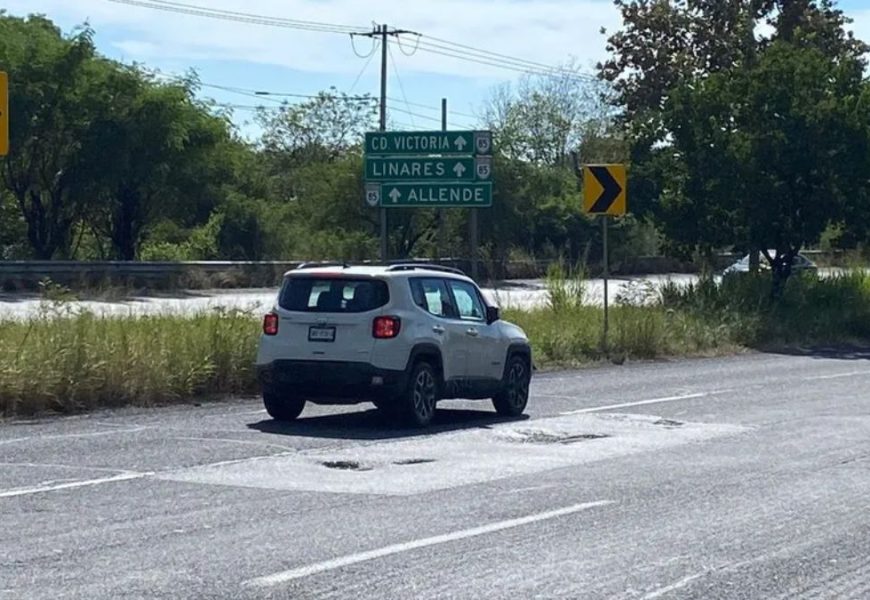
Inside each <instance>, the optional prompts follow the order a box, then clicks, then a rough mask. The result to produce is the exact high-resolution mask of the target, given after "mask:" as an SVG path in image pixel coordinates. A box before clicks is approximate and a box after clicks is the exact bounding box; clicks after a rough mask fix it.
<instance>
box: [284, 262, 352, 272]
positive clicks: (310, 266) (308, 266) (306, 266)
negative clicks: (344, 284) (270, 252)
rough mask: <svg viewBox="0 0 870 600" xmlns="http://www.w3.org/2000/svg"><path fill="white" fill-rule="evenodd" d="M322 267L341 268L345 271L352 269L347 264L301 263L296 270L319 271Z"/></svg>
mask: <svg viewBox="0 0 870 600" xmlns="http://www.w3.org/2000/svg"><path fill="white" fill-rule="evenodd" d="M322 267H341V268H343V269H347V268H349V267H350V265H349V264H347V263H346V262H304V263H300V264H299V265H298V266H297V267H296V268H295V269H294V270H295V271H298V270H300V269H319V268H322Z"/></svg>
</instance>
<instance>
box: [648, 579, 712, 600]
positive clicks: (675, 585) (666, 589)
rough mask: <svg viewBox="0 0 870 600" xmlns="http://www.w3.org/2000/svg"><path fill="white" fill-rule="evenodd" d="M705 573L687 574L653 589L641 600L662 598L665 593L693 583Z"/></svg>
mask: <svg viewBox="0 0 870 600" xmlns="http://www.w3.org/2000/svg"><path fill="white" fill-rule="evenodd" d="M704 574H705V573H695V574H694V575H687V576H686V577H683V578H682V579H680V580H679V581H676V582H674V583H672V584H671V585H666V586H665V587H660V588H659V589H657V590H653V591H652V592H650V593H648V594H646V595H645V596H643V598H641V600H654V599H655V598H661V597H662V596H664V595H665V594H668V593H670V592H675V591H676V590H678V589H680V588H684V587H686V586H687V585H689V584H690V583H692V582H693V581H695V580H696V579H698V578H699V577H701V576H702V575H704Z"/></svg>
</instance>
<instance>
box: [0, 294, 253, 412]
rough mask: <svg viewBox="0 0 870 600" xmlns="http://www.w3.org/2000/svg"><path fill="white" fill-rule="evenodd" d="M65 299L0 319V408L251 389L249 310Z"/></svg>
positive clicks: (88, 405) (186, 397) (75, 408)
mask: <svg viewBox="0 0 870 600" xmlns="http://www.w3.org/2000/svg"><path fill="white" fill-rule="evenodd" d="M69 306H70V305H69V304H67V303H66V302H64V301H62V300H55V301H47V302H46V303H45V304H44V306H43V309H42V311H41V313H40V314H39V315H37V316H34V317H33V318H31V319H29V320H28V321H11V320H5V321H0V415H4V416H12V415H20V414H33V413H38V412H43V411H53V412H63V413H71V412H81V411H86V410H91V409H94V408H99V407H117V406H124V405H130V404H134V405H153V404H165V403H172V402H190V401H192V399H195V398H202V397H209V396H214V395H222V394H241V393H248V392H253V391H255V379H254V373H253V362H254V353H255V351H256V340H257V335H258V334H259V321H258V319H256V318H255V317H254V316H253V315H252V314H250V313H246V312H243V311H238V310H228V311H210V312H201V313H199V314H195V315H192V316H177V315H159V316H137V317H112V318H103V317H99V316H96V315H94V314H92V313H88V312H84V313H78V314H73V313H72V312H70V310H69Z"/></svg>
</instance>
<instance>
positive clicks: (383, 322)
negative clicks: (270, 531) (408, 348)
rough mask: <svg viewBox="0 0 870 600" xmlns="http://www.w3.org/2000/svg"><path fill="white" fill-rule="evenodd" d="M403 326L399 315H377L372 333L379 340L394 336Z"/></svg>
mask: <svg viewBox="0 0 870 600" xmlns="http://www.w3.org/2000/svg"><path fill="white" fill-rule="evenodd" d="M401 328H402V322H401V321H400V320H399V317H377V318H375V320H374V322H373V323H372V335H373V336H375V337H376V338H378V339H379V340H385V339H389V338H394V337H396V336H397V335H399V330H400V329H401Z"/></svg>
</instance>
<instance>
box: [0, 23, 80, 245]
mask: <svg viewBox="0 0 870 600" xmlns="http://www.w3.org/2000/svg"><path fill="white" fill-rule="evenodd" d="M92 37H93V32H92V31H91V30H90V29H87V28H85V29H83V30H81V31H79V32H78V33H76V34H75V35H73V36H72V37H70V38H64V37H63V36H62V35H61V33H60V31H59V30H58V29H57V28H56V27H55V26H54V25H53V24H52V23H51V22H50V21H48V20H47V19H44V18H42V17H30V18H28V19H19V18H14V17H9V16H6V15H4V14H3V13H2V12H0V64H2V65H3V66H4V69H5V70H7V71H8V72H9V78H10V82H11V83H10V102H9V108H10V138H11V139H10V146H11V151H10V154H9V155H8V156H7V157H6V158H4V159H0V160H2V163H3V164H2V182H3V184H4V185H5V187H6V189H8V190H9V191H10V192H11V193H12V195H13V196H14V198H15V201H16V204H17V205H18V209H19V210H20V212H21V215H22V217H23V219H24V221H25V223H26V231H27V239H28V242H29V244H30V246H31V248H32V251H33V254H34V255H35V256H36V258H41V259H50V258H53V257H55V256H68V254H69V249H70V243H71V232H72V229H73V225H74V223H75V222H76V220H77V219H79V218H80V216H81V214H82V212H83V209H84V205H85V198H84V197H83V196H82V195H81V187H82V184H83V179H82V177H81V173H80V172H79V171H78V168H77V166H78V161H79V155H80V153H81V151H82V140H83V138H84V137H85V133H86V132H87V129H88V127H89V125H90V122H91V119H92V118H93V114H92V113H91V111H90V106H89V103H88V96H89V94H90V93H91V92H92V91H93V90H94V87H93V80H94V72H93V69H92V60H93V57H94V56H95V50H94V45H93V41H92Z"/></svg>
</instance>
